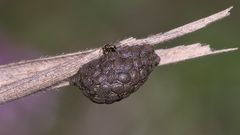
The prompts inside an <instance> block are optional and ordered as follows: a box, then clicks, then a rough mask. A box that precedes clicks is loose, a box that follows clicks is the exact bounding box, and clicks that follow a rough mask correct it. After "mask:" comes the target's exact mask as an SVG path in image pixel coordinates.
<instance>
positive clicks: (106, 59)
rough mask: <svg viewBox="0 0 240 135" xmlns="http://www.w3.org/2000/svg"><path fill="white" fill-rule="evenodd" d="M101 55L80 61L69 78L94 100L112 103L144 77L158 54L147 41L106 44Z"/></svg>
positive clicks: (148, 73) (156, 60) (143, 79)
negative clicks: (127, 44) (119, 44)
mask: <svg viewBox="0 0 240 135" xmlns="http://www.w3.org/2000/svg"><path fill="white" fill-rule="evenodd" d="M102 49H103V55H102V56H101V57H100V58H99V59H96V60H93V61H91V62H89V63H87V64H85V65H83V66H82V67H81V68H80V69H79V71H78V73H77V74H76V75H74V76H73V77H72V79H71V82H72V85H75V86H77V87H79V88H80V89H81V90H82V91H83V94H84V95H85V96H86V97H88V98H90V99H91V100H92V101H93V102H95V103H99V104H104V103H105V104H111V103H113V102H116V101H120V100H121V99H123V98H126V97H128V96H129V95H130V94H131V93H133V92H135V91H136V90H137V89H138V88H139V87H140V86H141V85H143V84H144V82H145V81H146V80H147V78H148V76H149V75H150V73H151V72H152V71H153V69H154V68H155V67H156V66H157V65H158V64H159V62H160V58H159V57H158V56H157V54H156V53H155V52H154V49H153V48H152V47H151V46H150V45H141V46H140V45H139V46H125V47H116V46H113V45H112V46H109V45H105V46H104V47H103V48H102Z"/></svg>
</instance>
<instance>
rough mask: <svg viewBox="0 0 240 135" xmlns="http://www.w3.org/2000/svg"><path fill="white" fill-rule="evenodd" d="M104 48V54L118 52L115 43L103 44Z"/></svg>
mask: <svg viewBox="0 0 240 135" xmlns="http://www.w3.org/2000/svg"><path fill="white" fill-rule="evenodd" d="M102 50H103V54H104V55H106V54H108V53H111V52H116V50H117V47H116V46H115V45H111V44H106V45H104V46H103V48H102Z"/></svg>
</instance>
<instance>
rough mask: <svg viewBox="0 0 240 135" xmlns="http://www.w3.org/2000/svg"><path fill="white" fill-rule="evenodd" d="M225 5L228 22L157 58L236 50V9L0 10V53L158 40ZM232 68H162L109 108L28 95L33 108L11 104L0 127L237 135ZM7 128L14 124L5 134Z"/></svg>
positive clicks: (78, 5)
mask: <svg viewBox="0 0 240 135" xmlns="http://www.w3.org/2000/svg"><path fill="white" fill-rule="evenodd" d="M232 5H233V6H234V9H233V10H232V11H231V13H232V14H231V16H230V17H227V18H226V19H224V20H222V21H219V22H217V23H214V24H213V25H210V26H209V27H207V28H205V29H203V30H200V31H198V32H195V33H193V34H190V35H187V36H184V37H181V38H179V39H176V40H174V41H171V42H168V43H165V44H162V45H159V47H161V48H166V47H171V46H177V45H181V44H192V43H196V42H201V43H208V44H211V45H212V47H213V48H216V49H221V48H230V47H240V38H239V35H240V28H239V24H240V2H239V1H238V0H211V1H209V0H201V1H199V0H181V1H179V0H101V1H100V0H88V1H87V0H41V1H40V0H1V1H0V37H1V38H4V39H7V41H8V43H9V42H11V44H4V43H1V46H0V47H1V48H0V50H2V51H3V50H4V49H6V48H11V49H9V50H8V51H9V53H8V56H9V57H12V56H14V55H15V53H16V52H18V53H21V52H22V53H26V52H28V53H31V54H32V57H27V58H36V57H39V56H49V55H57V54H61V53H69V52H75V51H79V50H84V49H88V48H94V47H99V46H102V45H104V44H105V43H109V42H112V41H116V40H121V39H124V38H127V37H129V36H133V37H137V38H142V37H145V36H148V35H151V34H156V33H159V32H165V31H167V30H170V29H173V28H175V27H178V26H181V25H183V24H186V23H188V22H191V21H194V20H197V19H200V18H202V17H205V16H208V15H211V14H213V13H216V12H218V11H221V10H223V9H226V8H228V7H230V6H232ZM12 48H14V50H15V51H14V52H13V51H12V50H13V49H12ZM5 58H6V57H5ZM1 59H3V57H2V58H1ZM239 59H240V55H239V52H233V53H227V54H221V55H217V56H209V57H204V58H200V59H194V60H191V61H187V62H182V63H178V64H173V65H167V66H161V67H159V68H157V69H156V70H155V71H154V72H153V73H152V75H151V77H150V78H149V80H148V82H147V83H146V84H145V85H144V86H143V87H141V88H140V90H139V91H138V92H136V93H135V94H133V95H131V96H130V98H127V99H125V100H123V101H121V102H118V103H115V104H112V105H98V104H94V103H92V102H91V101H90V100H88V99H87V98H85V97H84V96H83V95H82V94H81V91H80V90H78V89H77V88H73V87H67V88H64V89H61V90H59V91H58V92H46V93H44V94H42V93H40V94H36V95H33V96H31V97H32V99H33V100H35V98H38V99H39V101H37V103H35V102H36V101H35V102H33V101H32V100H27V98H28V97H27V98H26V99H25V98H24V99H21V100H18V101H14V102H12V103H10V104H11V107H10V108H11V110H12V111H11V112H12V113H8V111H6V109H9V108H6V107H5V106H7V105H8V104H5V105H1V106H0V111H2V112H3V111H5V112H6V114H8V117H5V116H6V114H0V117H4V119H5V120H6V121H3V120H2V119H3V118H2V119H1V121H0V123H1V124H0V134H4V135H8V134H15V133H16V134H18V135H19V134H24V135H28V134H35V135H80V134H82V135H95V134H97V135H108V134H109V135H146V134H149V135H159V134H161V135H188V134H189V135H190V134H191V135H239V134H240V130H239V129H240V83H239V80H240V72H239V67H240V62H239ZM17 60H20V58H18V59H12V60H11V61H8V62H14V61H17ZM48 95H52V96H48ZM49 98H50V99H52V98H54V100H45V99H49ZM46 101H48V102H46ZM29 105H31V106H35V108H34V109H32V108H31V107H30V108H28V107H26V106H29ZM38 105H39V106H38ZM26 108H28V109H26ZM4 109H5V110H4ZM30 110H31V111H30ZM33 110H34V111H33ZM48 110H51V111H48ZM39 112H41V113H39ZM43 112H44V115H43ZM26 114H28V115H27V116H24V115H26ZM29 114H31V115H30V116H31V117H30V116H29ZM34 114H35V115H34ZM1 115H2V116H1ZM23 116H24V117H23ZM18 117H23V118H22V119H20V118H18ZM9 119H11V120H12V121H13V122H12V123H16V122H15V121H18V122H17V123H18V124H11V123H10V124H8V126H6V123H7V121H9ZM26 119H28V120H27V122H26V121H25V120H26ZM40 121H41V122H40ZM49 123H50V124H49ZM4 125H5V126H4ZM46 125H48V126H46ZM3 127H4V128H3ZM8 128H9V129H8Z"/></svg>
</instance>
